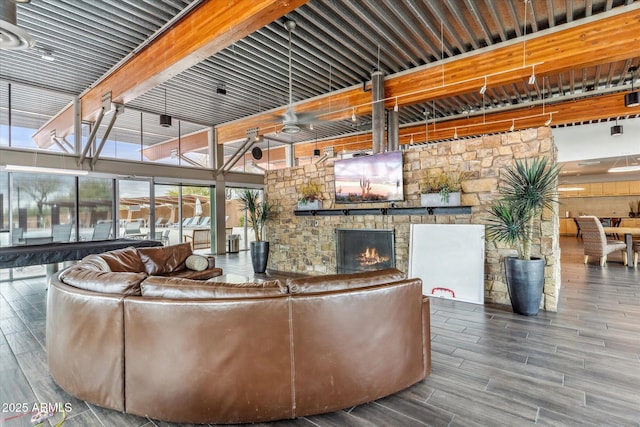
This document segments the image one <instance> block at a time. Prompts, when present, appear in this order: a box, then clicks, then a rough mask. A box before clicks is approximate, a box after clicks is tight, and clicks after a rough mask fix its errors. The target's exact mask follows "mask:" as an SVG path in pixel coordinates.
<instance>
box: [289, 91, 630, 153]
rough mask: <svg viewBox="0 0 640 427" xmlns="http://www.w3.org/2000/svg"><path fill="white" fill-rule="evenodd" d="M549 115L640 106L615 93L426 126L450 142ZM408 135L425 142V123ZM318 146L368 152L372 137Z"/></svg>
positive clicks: (538, 122)
mask: <svg viewBox="0 0 640 427" xmlns="http://www.w3.org/2000/svg"><path fill="white" fill-rule="evenodd" d="M594 105H597V107H594ZM552 112H553V117H552V119H553V121H552V125H559V124H571V123H576V122H582V121H590V120H600V119H611V118H615V117H620V116H626V115H637V114H640V106H639V107H625V105H624V93H614V94H607V95H602V96H597V97H590V98H584V99H580V100H571V101H564V102H559V103H553V104H548V105H545V106H544V107H543V106H542V105H538V106H535V107H531V108H529V107H523V108H520V109H517V110H510V111H505V112H499V113H493V114H487V115H486V116H485V118H484V120H483V117H482V116H474V117H469V118H463V119H455V120H444V121H439V122H437V123H436V124H435V125H434V124H433V123H430V124H429V141H438V140H444V139H452V138H453V136H454V132H456V131H457V134H458V138H464V137H467V136H472V135H478V134H479V133H487V134H490V133H502V132H507V131H508V130H509V128H510V127H511V124H512V123H513V124H514V129H515V130H522V129H528V128H536V127H540V126H544V124H545V122H546V121H547V120H548V119H549V117H550V114H551V113H552ZM512 120H513V122H512ZM479 131H480V132H479ZM411 135H413V137H414V142H416V143H423V142H424V141H425V126H424V124H421V125H416V126H411V127H405V128H402V129H401V130H400V138H399V140H400V144H401V145H404V144H409V141H410V139H411ZM318 147H319V148H325V147H333V149H334V150H335V152H336V153H339V152H340V151H342V150H347V151H357V150H367V149H370V148H371V134H366V135H358V136H347V137H344V138H336V139H332V140H325V141H322V142H319V143H318ZM314 148H315V144H311V143H309V144H298V145H296V146H295V150H296V157H307V156H311V155H312V153H313V149H314Z"/></svg>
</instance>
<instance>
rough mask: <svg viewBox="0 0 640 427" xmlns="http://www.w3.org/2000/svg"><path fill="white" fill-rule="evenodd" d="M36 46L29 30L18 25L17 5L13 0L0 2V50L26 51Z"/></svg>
mask: <svg viewBox="0 0 640 427" xmlns="http://www.w3.org/2000/svg"><path fill="white" fill-rule="evenodd" d="M19 3H24V2H19ZM35 44H36V42H35V40H34V39H33V37H31V35H29V33H28V32H27V30H25V29H23V28H20V27H18V26H17V25H16V3H15V2H14V1H12V0H3V1H0V49H5V50H24V49H29V48H31V47H34V46H35Z"/></svg>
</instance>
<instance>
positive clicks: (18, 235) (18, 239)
mask: <svg viewBox="0 0 640 427" xmlns="http://www.w3.org/2000/svg"><path fill="white" fill-rule="evenodd" d="M23 235H24V229H23V228H22V227H16V228H14V229H13V231H12V232H11V245H12V246H15V245H21V244H23V243H24V240H23Z"/></svg>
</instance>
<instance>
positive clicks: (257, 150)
mask: <svg viewBox="0 0 640 427" xmlns="http://www.w3.org/2000/svg"><path fill="white" fill-rule="evenodd" d="M251 155H252V156H253V158H254V159H256V160H260V159H261V158H262V150H261V149H260V147H253V148H252V149H251Z"/></svg>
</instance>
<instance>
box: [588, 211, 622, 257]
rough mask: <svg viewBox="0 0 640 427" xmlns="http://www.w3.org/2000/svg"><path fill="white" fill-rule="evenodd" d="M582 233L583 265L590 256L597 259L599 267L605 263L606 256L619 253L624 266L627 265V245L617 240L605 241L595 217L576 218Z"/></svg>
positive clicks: (602, 231) (600, 224)
mask: <svg viewBox="0 0 640 427" xmlns="http://www.w3.org/2000/svg"><path fill="white" fill-rule="evenodd" d="M577 222H578V224H579V225H580V230H581V231H582V241H583V243H584V263H585V264H586V263H587V262H589V257H590V256H595V257H598V258H599V260H600V266H604V265H605V264H606V263H607V255H608V254H610V253H611V252H615V251H620V252H621V254H622V259H623V260H624V265H627V254H626V250H627V245H626V243H624V242H621V241H618V240H607V236H605V234H604V229H603V228H602V223H601V222H600V220H599V219H598V218H597V217H595V216H580V217H578V218H577Z"/></svg>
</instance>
